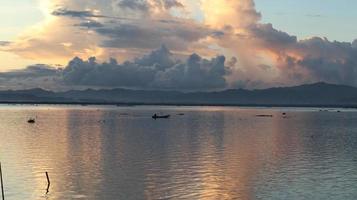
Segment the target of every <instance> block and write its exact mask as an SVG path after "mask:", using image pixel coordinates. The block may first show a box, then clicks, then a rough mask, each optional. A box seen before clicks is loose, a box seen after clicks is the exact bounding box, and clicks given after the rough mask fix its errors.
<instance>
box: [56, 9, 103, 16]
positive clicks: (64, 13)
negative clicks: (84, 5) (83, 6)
mask: <svg viewBox="0 0 357 200" xmlns="http://www.w3.org/2000/svg"><path fill="white" fill-rule="evenodd" d="M52 15H54V16H69V17H78V18H90V17H94V18H101V17H107V16H104V15H97V14H94V12H93V11H89V10H85V11H78V10H68V9H67V8H58V9H56V10H54V11H53V12H52Z"/></svg>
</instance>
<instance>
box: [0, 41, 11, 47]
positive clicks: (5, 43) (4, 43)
mask: <svg viewBox="0 0 357 200" xmlns="http://www.w3.org/2000/svg"><path fill="white" fill-rule="evenodd" d="M10 44H11V42H10V41H0V46H8V45H10Z"/></svg>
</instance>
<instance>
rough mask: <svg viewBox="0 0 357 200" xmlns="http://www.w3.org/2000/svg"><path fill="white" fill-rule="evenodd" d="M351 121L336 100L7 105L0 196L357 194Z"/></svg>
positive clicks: (14, 199) (58, 199) (356, 127)
mask: <svg viewBox="0 0 357 200" xmlns="http://www.w3.org/2000/svg"><path fill="white" fill-rule="evenodd" d="M154 112H161V113H164V114H171V115H172V117H171V118H170V119H166V120H165V119H164V120H156V121H155V120H153V119H151V115H152V114H153V113H154ZM283 112H286V113H287V115H286V117H284V116H283V115H282V113H283ZM179 113H184V115H178V114H179ZM256 115H273V117H257V116H256ZM30 117H36V119H37V121H36V123H35V124H28V123H27V122H26V121H27V119H28V118H30ZM356 122H357V112H356V110H342V112H337V110H336V109H331V110H330V111H329V112H320V111H319V109H313V108H308V109H303V108H299V109H294V108H290V109H279V108H275V109H267V108H233V107H158V106H136V107H115V106H87V107H83V106H14V105H3V106H0V130H1V131H0V160H1V162H2V165H3V173H4V181H5V193H6V197H7V198H6V199H7V200H19V199H27V200H38V199H47V200H63V199H89V200H92V199H93V200H94V199H96V200H116V199H123V200H127V199H128V200H130V199H133V200H134V199H135V200H136V199H351V200H352V199H357V190H356V188H357V123H356ZM46 171H48V172H49V175H50V179H51V187H50V191H49V193H48V194H46V186H47V182H46V177H45V172H46Z"/></svg>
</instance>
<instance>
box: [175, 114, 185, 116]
mask: <svg viewBox="0 0 357 200" xmlns="http://www.w3.org/2000/svg"><path fill="white" fill-rule="evenodd" d="M177 115H180V116H182V115H185V114H184V113H179V114H177Z"/></svg>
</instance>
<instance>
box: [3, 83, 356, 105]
mask: <svg viewBox="0 0 357 200" xmlns="http://www.w3.org/2000/svg"><path fill="white" fill-rule="evenodd" d="M0 102H2V103H61V104H65V103H70V104H75V103H81V104H85V103H88V104H162V105H171V104H173V105H241V106H344V107H357V88H355V87H351V86H344V85H334V84H327V83H315V84H309V85H301V86H295V87H279V88H269V89H262V90H243V89H237V90H225V91H218V92H177V91H147V90H130V89H101V90H93V89H87V90H83V91H80V90H70V91H66V92H52V91H46V90H42V89H31V90H17V91H10V90H9V91H0Z"/></svg>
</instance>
